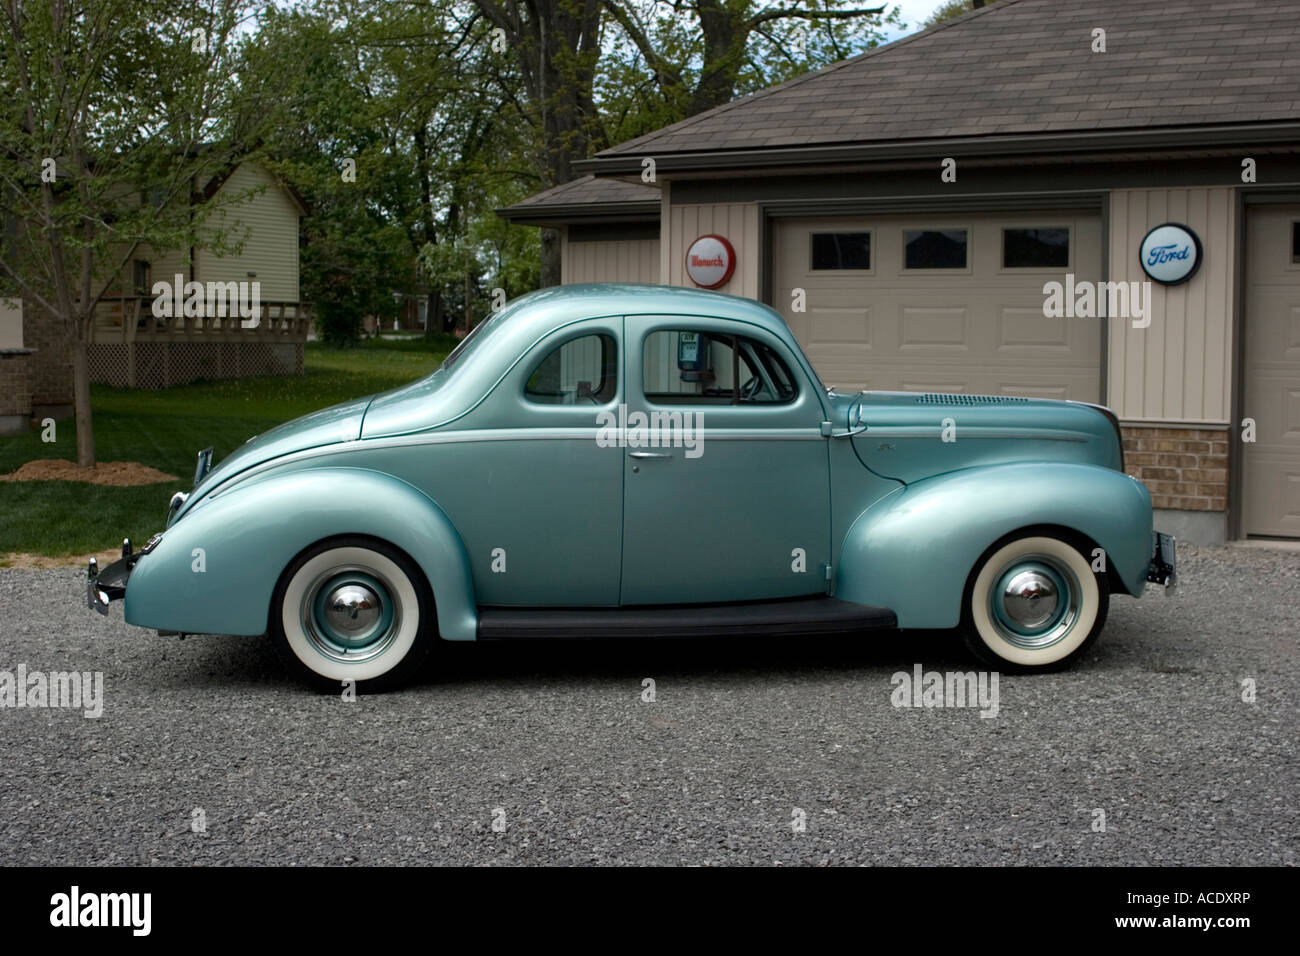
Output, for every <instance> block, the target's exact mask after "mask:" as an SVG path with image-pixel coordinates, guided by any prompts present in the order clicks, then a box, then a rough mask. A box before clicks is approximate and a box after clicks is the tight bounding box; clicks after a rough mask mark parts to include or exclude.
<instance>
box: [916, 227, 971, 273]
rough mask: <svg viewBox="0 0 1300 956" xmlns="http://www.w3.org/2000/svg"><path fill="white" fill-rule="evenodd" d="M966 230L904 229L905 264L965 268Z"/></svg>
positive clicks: (938, 267)
mask: <svg viewBox="0 0 1300 956" xmlns="http://www.w3.org/2000/svg"><path fill="white" fill-rule="evenodd" d="M966 244H967V243H966V230H965V229H904V230H903V248H904V250H905V252H904V254H903V265H904V267H905V268H908V269H965V268H966Z"/></svg>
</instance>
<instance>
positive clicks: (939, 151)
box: [573, 120, 1300, 176]
mask: <svg viewBox="0 0 1300 956" xmlns="http://www.w3.org/2000/svg"><path fill="white" fill-rule="evenodd" d="M1284 142H1294V143H1300V121H1297V120H1285V121H1281V122H1277V123H1240V124H1236V123H1234V124H1229V125H1219V126H1179V127H1160V128H1157V129H1150V128H1147V129H1118V130H1109V129H1094V130H1083V131H1078V132H1069V133H1034V134H1025V133H1013V134H1007V135H1002V136H970V137H962V136H951V137H937V138H930V139H923V140H907V141H902V142H884V143H846V144H837V145H833V146H779V147H771V148H763V149H727V150H701V151H692V152H675V153H673V152H669V153H657V152H655V151H654V150H653V149H646V150H643V151H638V152H636V153H629V154H626V155H615V156H596V157H594V158H592V159H584V160H579V161H578V162H575V163H574V164H573V166H574V169H575V170H576V171H579V172H583V173H594V174H596V175H598V176H620V175H626V174H629V173H634V172H639V171H640V170H641V163H642V160H643V159H644V157H646V156H653V157H654V160H655V168H656V170H657V171H659V172H665V173H671V172H697V171H701V170H719V169H763V168H772V167H780V166H818V165H833V164H843V163H871V162H883V161H898V160H911V159H931V160H932V159H934V157H935V156H945V157H946V156H951V157H954V158H962V157H967V158H970V157H977V156H1002V157H1006V158H1008V159H1009V158H1012V157H1015V156H1032V155H1044V154H1052V153H1079V154H1081V153H1093V154H1095V153H1099V152H1112V151H1113V152H1124V151H1130V150H1133V149H1186V148H1189V147H1191V148H1196V147H1200V148H1205V147H1213V146H1221V145H1225V146H1226V145H1233V146H1244V145H1267V144H1270V143H1284Z"/></svg>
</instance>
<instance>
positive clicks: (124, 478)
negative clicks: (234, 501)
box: [0, 458, 176, 488]
mask: <svg viewBox="0 0 1300 956" xmlns="http://www.w3.org/2000/svg"><path fill="white" fill-rule="evenodd" d="M175 480H176V476H175V475H168V474H165V473H163V472H161V471H159V470H158V469H157V468H150V467H149V466H148V465H142V464H140V463H139V462H135V461H102V462H100V463H99V464H98V465H95V467H93V468H78V467H77V463H76V462H75V461H65V460H64V459H62V458H42V459H40V460H38V461H29V462H26V463H25V464H24V465H23V466H22V467H21V468H19V469H18V470H17V471H11V472H10V473H9V474H7V475H0V481H85V482H89V483H90V484H92V485H113V486H115V487H118V488H123V487H126V486H128V485H157V484H161V483H163V482H165V481H175Z"/></svg>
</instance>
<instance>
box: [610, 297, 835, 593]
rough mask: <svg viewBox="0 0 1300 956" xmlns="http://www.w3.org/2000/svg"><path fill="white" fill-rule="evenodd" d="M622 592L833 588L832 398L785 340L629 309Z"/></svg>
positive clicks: (741, 327)
mask: <svg viewBox="0 0 1300 956" xmlns="http://www.w3.org/2000/svg"><path fill="white" fill-rule="evenodd" d="M624 329H625V332H624V342H625V348H624V353H623V354H624V359H623V362H624V372H623V380H624V383H625V386H624V393H625V395H626V408H625V409H624V410H623V412H622V414H621V419H620V423H619V424H620V435H621V438H620V443H621V445H622V447H623V453H624V457H623V575H622V584H621V587H620V592H619V594H620V597H619V600H620V603H621V604H624V605H638V604H687V603H713V602H726V601H752V600H762V599H769V598H786V597H795V596H799V595H808V594H819V593H825V591H826V588H827V580H826V568H827V566H828V562H829V560H830V524H829V515H830V506H829V494H830V492H829V474H828V468H829V465H828V457H827V456H828V450H827V439H826V438H825V437H824V436H823V435H822V431H821V422H822V420H823V418H824V414H825V413H824V409H823V408H822V404H821V401H820V396H819V395H818V394H817V392H816V390H815V388H814V386H813V385H812V383H811V382H809V381H807V380H806V378H805V377H804V375H803V373H802V372H801V370H800V367H799V363H798V362H797V361H795V360H794V357H793V356H792V355H790V353H789V351H788V349H787V348H786V346H785V345H784V344H783V343H782V342H780V341H779V340H777V339H776V338H774V337H772V336H769V335H768V334H767V333H766V332H764V331H763V330H762V329H760V328H758V327H756V326H750V325H748V324H745V323H739V322H733V321H727V320H721V319H710V318H695V317H682V316H660V317H655V316H627V317H626V318H625V319H624Z"/></svg>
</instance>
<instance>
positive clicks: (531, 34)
mask: <svg viewBox="0 0 1300 956" xmlns="http://www.w3.org/2000/svg"><path fill="white" fill-rule="evenodd" d="M475 5H476V6H477V7H478V9H479V10H481V11H482V13H483V15H484V16H485V17H487V19H488V20H489V21H490V22H491V24H492V26H493V28H494V29H496V30H499V31H501V32H500V34H499V36H500V37H502V38H504V40H505V45H506V47H507V49H508V50H509V51H511V52H512V53H513V55H514V57H515V58H516V60H517V63H518V66H519V70H520V74H521V76H522V79H523V86H524V92H525V95H526V99H525V100H524V101H523V102H521V103H519V104H518V106H519V111H520V113H521V114H522V116H523V118H524V119H525V120H527V121H528V122H529V123H531V124H532V125H533V126H534V127H535V128H536V129H537V130H538V131H539V132H540V137H541V138H540V153H541V156H540V160H541V161H540V164H539V165H540V168H541V172H542V183H541V185H542V188H544V189H545V188H549V187H551V186H558V185H560V184H562V183H567V182H569V181H570V180H571V179H573V169H572V165H571V164H572V163H573V161H574V160H576V159H585V158H586V157H587V156H589V155H590V154H591V153H592V152H594V151H596V150H599V149H600V148H602V147H603V146H604V143H605V137H604V130H603V128H602V124H601V122H600V116H599V113H598V112H597V110H596V101H595V94H594V86H595V75H596V64H597V61H598V60H599V59H600V54H601V50H600V34H601V25H602V16H601V12H602V7H601V0H530V2H528V3H505V2H500V0H475ZM541 281H542V285H544V286H546V285H559V283H560V237H559V233H558V232H556V231H555V230H554V229H544V230H542V262H541Z"/></svg>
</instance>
